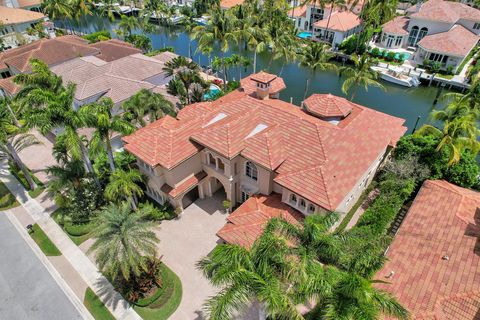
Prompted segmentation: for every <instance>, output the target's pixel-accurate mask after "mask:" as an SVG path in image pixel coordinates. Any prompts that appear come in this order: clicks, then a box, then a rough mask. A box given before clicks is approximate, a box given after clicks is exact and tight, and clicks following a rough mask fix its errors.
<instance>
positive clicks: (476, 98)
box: [445, 77, 480, 110]
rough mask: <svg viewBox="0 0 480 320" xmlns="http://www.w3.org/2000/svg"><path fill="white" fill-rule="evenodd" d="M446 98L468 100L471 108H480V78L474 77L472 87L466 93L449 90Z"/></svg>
mask: <svg viewBox="0 0 480 320" xmlns="http://www.w3.org/2000/svg"><path fill="white" fill-rule="evenodd" d="M445 97H446V98H453V100H456V101H460V102H466V103H467V105H468V106H469V108H470V109H471V110H474V109H480V79H479V78H478V77H476V78H474V79H473V81H472V83H471V85H470V88H468V90H467V92H466V93H465V94H463V93H458V92H449V93H447V94H446V95H445Z"/></svg>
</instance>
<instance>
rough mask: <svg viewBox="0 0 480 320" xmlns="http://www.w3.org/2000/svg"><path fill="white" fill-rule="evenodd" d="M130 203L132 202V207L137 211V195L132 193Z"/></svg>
mask: <svg viewBox="0 0 480 320" xmlns="http://www.w3.org/2000/svg"><path fill="white" fill-rule="evenodd" d="M130 203H131V204H132V209H133V210H135V211H137V203H138V200H137V196H136V195H132V198H131V201H130Z"/></svg>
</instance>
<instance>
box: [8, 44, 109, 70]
mask: <svg viewBox="0 0 480 320" xmlns="http://www.w3.org/2000/svg"><path fill="white" fill-rule="evenodd" d="M99 52H100V51H99V50H98V49H97V48H93V47H90V46H88V42H87V41H86V40H84V39H81V38H79V37H76V36H63V37H58V38H55V39H41V40H38V41H35V42H32V43H30V44H26V45H24V46H21V47H18V48H15V49H10V50H6V51H4V52H2V53H0V68H1V69H7V68H8V67H9V66H10V67H12V68H15V69H16V70H18V71H20V72H22V73H23V72H29V71H30V64H29V61H30V59H33V58H35V59H40V60H42V61H43V62H45V63H47V64H48V65H50V66H51V65H55V64H59V63H62V62H65V61H68V60H71V59H75V58H77V57H84V56H89V55H94V54H98V53H99Z"/></svg>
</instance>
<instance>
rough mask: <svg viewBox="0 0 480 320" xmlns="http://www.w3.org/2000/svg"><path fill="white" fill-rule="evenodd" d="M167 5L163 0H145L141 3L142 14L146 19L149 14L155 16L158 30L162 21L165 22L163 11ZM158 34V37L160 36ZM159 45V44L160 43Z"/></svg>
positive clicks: (165, 10) (164, 11)
mask: <svg viewBox="0 0 480 320" xmlns="http://www.w3.org/2000/svg"><path fill="white" fill-rule="evenodd" d="M167 9H168V6H167V4H166V2H165V1H164V0H146V1H144V3H143V11H142V14H144V15H145V16H146V19H148V18H149V17H150V16H155V19H157V22H158V29H159V30H160V28H161V26H162V23H165V16H166V15H165V13H166V12H167ZM161 37H162V36H161V34H160V38H161ZM160 47H161V44H160Z"/></svg>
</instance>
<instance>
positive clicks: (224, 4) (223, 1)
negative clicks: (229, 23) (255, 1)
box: [220, 0, 245, 9]
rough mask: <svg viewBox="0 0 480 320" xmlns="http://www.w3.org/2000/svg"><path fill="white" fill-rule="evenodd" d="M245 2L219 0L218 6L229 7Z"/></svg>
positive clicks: (243, 0) (240, 0)
mask: <svg viewBox="0 0 480 320" xmlns="http://www.w3.org/2000/svg"><path fill="white" fill-rule="evenodd" d="M244 2H245V0H221V1H220V8H222V9H230V8H233V7H235V6H238V5H241V4H243V3H244Z"/></svg>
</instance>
